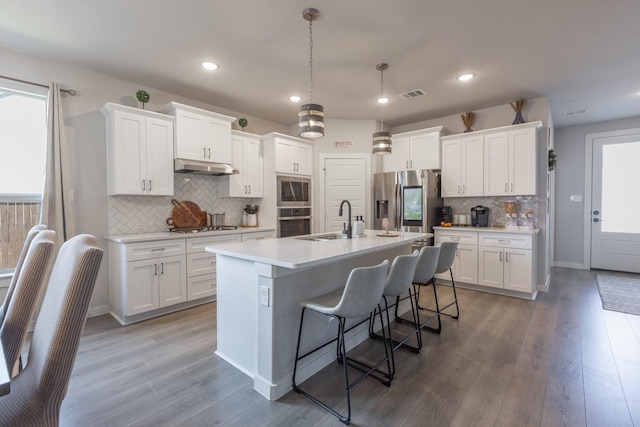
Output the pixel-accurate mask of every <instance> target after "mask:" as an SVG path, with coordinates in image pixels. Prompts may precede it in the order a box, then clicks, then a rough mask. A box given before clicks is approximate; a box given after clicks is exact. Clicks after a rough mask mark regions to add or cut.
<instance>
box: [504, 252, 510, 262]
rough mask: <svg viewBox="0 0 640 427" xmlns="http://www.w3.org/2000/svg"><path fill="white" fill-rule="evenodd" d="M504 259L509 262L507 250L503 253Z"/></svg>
mask: <svg viewBox="0 0 640 427" xmlns="http://www.w3.org/2000/svg"><path fill="white" fill-rule="evenodd" d="M504 260H505V261H507V262H509V252H505V253H504Z"/></svg>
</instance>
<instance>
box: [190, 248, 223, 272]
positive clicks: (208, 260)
mask: <svg viewBox="0 0 640 427" xmlns="http://www.w3.org/2000/svg"><path fill="white" fill-rule="evenodd" d="M215 272H216V254H212V253H209V252H198V253H195V254H189V255H187V277H193V276H202V275H203V274H215Z"/></svg>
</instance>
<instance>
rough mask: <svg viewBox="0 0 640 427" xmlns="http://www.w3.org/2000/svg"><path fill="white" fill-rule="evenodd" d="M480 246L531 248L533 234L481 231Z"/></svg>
mask: <svg viewBox="0 0 640 427" xmlns="http://www.w3.org/2000/svg"><path fill="white" fill-rule="evenodd" d="M478 238H479V245H480V246H499V247H503V248H516V249H531V248H532V247H533V236H532V235H528V234H505V233H480V235H479V237H478Z"/></svg>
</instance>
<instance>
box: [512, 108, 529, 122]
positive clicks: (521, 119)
mask: <svg viewBox="0 0 640 427" xmlns="http://www.w3.org/2000/svg"><path fill="white" fill-rule="evenodd" d="M521 123H526V122H525V120H524V117H522V111H516V118H515V119H513V123H512V124H514V125H519V124H521Z"/></svg>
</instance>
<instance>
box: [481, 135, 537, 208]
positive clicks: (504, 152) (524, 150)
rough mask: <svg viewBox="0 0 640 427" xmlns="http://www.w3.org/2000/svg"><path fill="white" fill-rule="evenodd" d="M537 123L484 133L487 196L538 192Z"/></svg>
mask: <svg viewBox="0 0 640 427" xmlns="http://www.w3.org/2000/svg"><path fill="white" fill-rule="evenodd" d="M535 126H536V123H533V125H531V124H529V123H527V124H523V125H516V126H513V127H512V128H511V129H509V130H506V131H500V132H495V133H488V134H486V135H485V136H484V195H485V196H508V195H533V194H536V135H537V133H536V127H535Z"/></svg>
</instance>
